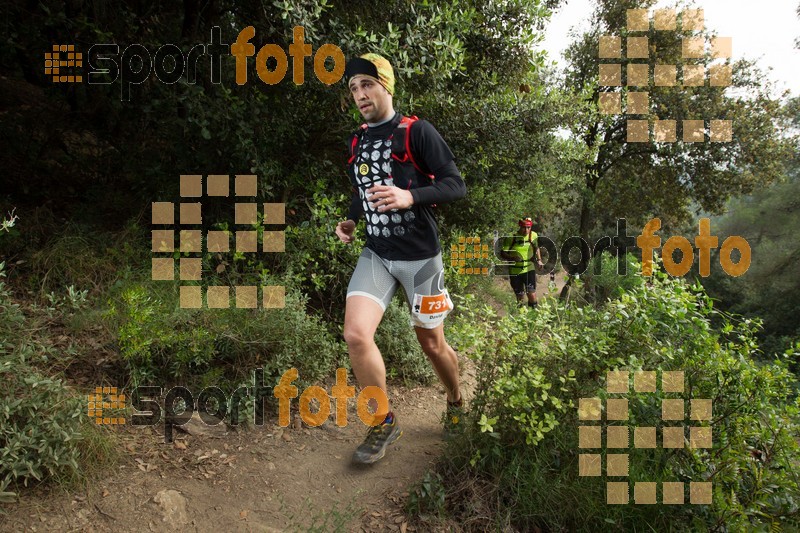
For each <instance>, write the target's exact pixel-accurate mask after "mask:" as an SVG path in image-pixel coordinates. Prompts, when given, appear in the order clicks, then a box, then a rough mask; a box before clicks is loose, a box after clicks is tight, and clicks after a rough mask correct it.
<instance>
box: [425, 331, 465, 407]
mask: <svg viewBox="0 0 800 533" xmlns="http://www.w3.org/2000/svg"><path fill="white" fill-rule="evenodd" d="M414 331H415V332H416V334H417V340H419V344H420V346H422V351H423V352H425V355H427V356H428V359H430V361H431V363H432V364H433V369H434V370H435V371H436V375H437V376H439V379H440V380H441V382H442V384H443V385H444V388H445V389H446V390H447V401H449V402H456V401H458V400H459V399H461V391H460V390H459V388H458V357H457V356H456V352H455V350H453V348H451V347H450V345H449V344H447V341H446V340H445V338H444V324H440V325H439V326H437V327H436V328H434V329H425V328H417V327H415V328H414Z"/></svg>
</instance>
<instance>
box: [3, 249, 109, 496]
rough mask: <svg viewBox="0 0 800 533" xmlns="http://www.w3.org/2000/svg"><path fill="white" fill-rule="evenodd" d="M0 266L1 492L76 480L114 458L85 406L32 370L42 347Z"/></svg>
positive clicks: (55, 382) (62, 386) (52, 380)
mask: <svg viewBox="0 0 800 533" xmlns="http://www.w3.org/2000/svg"><path fill="white" fill-rule="evenodd" d="M4 266H5V265H4V264H3V263H0V384H2V391H3V393H2V394H0V493H2V492H4V491H5V489H6V488H9V487H14V486H16V485H19V484H21V485H25V486H27V485H28V484H29V483H30V482H32V481H34V480H35V481H45V480H50V479H55V480H56V481H62V480H70V479H77V478H80V477H82V476H83V475H85V474H86V473H87V470H91V469H92V467H93V466H94V465H97V464H100V463H103V462H105V461H106V460H107V459H109V458H110V457H111V456H112V455H113V454H112V452H111V449H112V446H111V444H110V441H109V438H108V436H107V435H105V434H104V433H101V432H100V430H99V429H98V428H96V427H95V426H94V425H93V424H91V422H90V421H89V420H88V417H87V415H86V402H85V400H84V399H83V398H82V397H78V396H76V395H75V394H73V393H72V392H71V391H70V390H69V389H68V388H67V387H66V385H65V384H64V383H63V382H62V381H61V380H60V379H57V378H50V377H47V376H45V375H43V374H42V373H41V372H40V371H39V370H37V369H36V368H35V367H34V366H33V365H32V363H31V362H32V360H36V359H39V358H41V356H40V352H41V351H42V348H46V347H45V346H42V345H41V344H40V343H39V342H38V340H37V339H36V338H34V337H32V336H31V335H29V332H28V327H29V326H28V324H27V322H26V319H25V316H24V315H23V313H22V311H21V309H20V306H19V304H17V303H15V302H13V300H12V298H11V293H10V292H9V291H8V289H7V287H6V285H5V283H4V281H3V278H5V272H4Z"/></svg>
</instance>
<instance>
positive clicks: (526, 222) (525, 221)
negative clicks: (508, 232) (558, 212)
mask: <svg viewBox="0 0 800 533" xmlns="http://www.w3.org/2000/svg"><path fill="white" fill-rule="evenodd" d="M519 227H520V228H532V227H533V220H531V219H530V217H526V218H522V219H520V221H519Z"/></svg>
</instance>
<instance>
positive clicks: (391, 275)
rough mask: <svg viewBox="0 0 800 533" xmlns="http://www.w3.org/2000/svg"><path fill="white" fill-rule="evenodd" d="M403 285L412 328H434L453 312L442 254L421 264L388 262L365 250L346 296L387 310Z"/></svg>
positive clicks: (415, 262)
mask: <svg viewBox="0 0 800 533" xmlns="http://www.w3.org/2000/svg"><path fill="white" fill-rule="evenodd" d="M400 285H402V286H403V290H404V291H405V293H406V300H407V301H408V306H409V309H410V310H411V325H412V326H415V327H418V328H425V329H433V328H435V327H437V326H439V325H441V324H442V323H443V322H444V318H445V317H446V316H447V315H448V313H450V311H452V310H453V302H452V300H450V295H449V294H448V293H447V290H446V289H445V288H444V267H443V265H442V254H438V255H436V256H435V257H431V258H429V259H420V260H418V261H389V260H387V259H383V258H381V257H380V256H379V255H378V254H376V253H375V252H373V251H372V250H370V249H369V248H364V251H363V252H361V257H359V258H358V263H357V264H356V269H355V271H354V272H353V276H352V277H351V278H350V285H348V287H347V297H348V298H350V297H351V296H366V297H367V298H370V299H371V300H373V301H375V302H377V303H378V305H380V306H381V308H382V309H383V310H384V311H386V307H387V306H388V305H389V303H390V302H391V301H392V297H393V296H394V293H395V292H397V288H398V287H399V286H400Z"/></svg>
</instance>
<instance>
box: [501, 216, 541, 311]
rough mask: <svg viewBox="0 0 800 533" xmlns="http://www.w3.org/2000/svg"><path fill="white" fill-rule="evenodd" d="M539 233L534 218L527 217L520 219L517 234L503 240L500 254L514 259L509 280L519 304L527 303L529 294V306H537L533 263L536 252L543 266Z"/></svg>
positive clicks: (539, 263)
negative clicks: (526, 299) (534, 227)
mask: <svg viewBox="0 0 800 533" xmlns="http://www.w3.org/2000/svg"><path fill="white" fill-rule="evenodd" d="M538 241H539V235H537V234H536V232H534V231H533V220H531V217H525V218H523V219H520V221H519V232H518V233H517V234H516V235H512V236H510V237H505V238H504V240H503V242H502V251H501V253H500V256H501V257H502V258H503V259H506V260H508V261H514V264H513V265H511V266H510V267H509V274H511V275H510V277H509V281H510V282H511V289H512V290H513V291H514V295H515V296H516V297H517V305H519V306H520V307H522V306H524V305H525V295H526V294H527V296H528V307H534V308H535V307H536V306H537V305H538V302H537V301H536V267H535V266H534V264H533V261H532V259H533V254H534V251H535V252H536V264H537V265H538V266H539V268H541V267H543V266H544V264H543V263H542V252H541V250H540V249H539V242H538Z"/></svg>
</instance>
